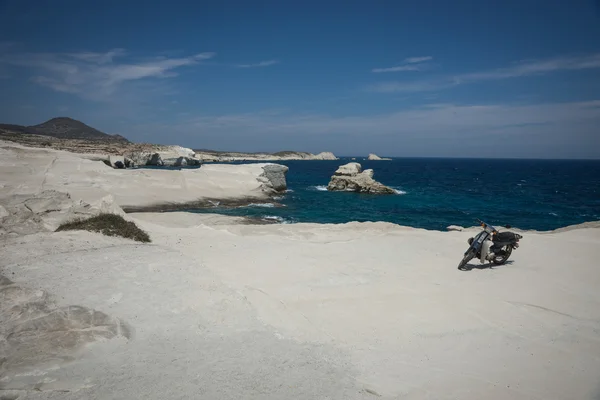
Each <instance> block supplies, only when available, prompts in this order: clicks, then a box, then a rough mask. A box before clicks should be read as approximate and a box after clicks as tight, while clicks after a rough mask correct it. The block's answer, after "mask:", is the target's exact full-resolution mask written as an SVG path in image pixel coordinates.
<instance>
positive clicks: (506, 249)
mask: <svg viewBox="0 0 600 400" xmlns="http://www.w3.org/2000/svg"><path fill="white" fill-rule="evenodd" d="M512 250H513V248H512V246H504V247H503V248H502V251H503V252H504V253H503V254H501V255H498V256H496V257H494V258H493V259H492V262H493V263H494V264H495V265H502V264H504V263H505V262H506V261H507V260H508V257H510V255H511V254H512Z"/></svg>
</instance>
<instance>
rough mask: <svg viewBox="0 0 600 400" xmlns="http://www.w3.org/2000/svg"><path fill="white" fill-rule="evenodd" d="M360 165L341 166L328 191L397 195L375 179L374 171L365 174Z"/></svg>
mask: <svg viewBox="0 0 600 400" xmlns="http://www.w3.org/2000/svg"><path fill="white" fill-rule="evenodd" d="M361 171H362V167H361V165H360V164H359V163H348V164H345V165H342V166H340V167H339V168H338V169H337V170H336V171H335V174H334V175H333V176H332V177H331V181H330V182H329V185H327V190H330V191H346V192H359V193H372V194H395V193H396V191H395V190H394V189H392V188H390V187H387V186H385V185H382V184H381V183H379V182H377V181H376V180H374V179H373V170H372V169H368V170H366V171H364V172H361Z"/></svg>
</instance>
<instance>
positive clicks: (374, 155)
mask: <svg viewBox="0 0 600 400" xmlns="http://www.w3.org/2000/svg"><path fill="white" fill-rule="evenodd" d="M367 159H368V160H369V161H391V158H381V157H379V156H378V155H377V154H375V153H371V154H369V157H367Z"/></svg>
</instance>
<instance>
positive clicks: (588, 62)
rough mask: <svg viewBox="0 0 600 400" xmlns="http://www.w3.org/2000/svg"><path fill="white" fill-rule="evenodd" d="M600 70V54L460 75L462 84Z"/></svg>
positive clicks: (517, 64)
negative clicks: (593, 69) (563, 72)
mask: <svg viewBox="0 0 600 400" xmlns="http://www.w3.org/2000/svg"><path fill="white" fill-rule="evenodd" d="M592 68H600V54H591V55H587V56H580V57H559V58H552V59H548V60H537V61H521V62H519V63H516V64H515V65H513V66H511V67H508V68H500V69H495V70H491V71H483V72H476V73H471V74H463V75H459V76H457V77H456V78H457V79H458V80H459V81H461V82H467V81H482V80H491V79H507V78H517V77H521V76H531V75H538V74H544V73H550V72H555V71H569V70H581V69H592Z"/></svg>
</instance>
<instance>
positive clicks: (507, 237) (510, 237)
mask: <svg viewBox="0 0 600 400" xmlns="http://www.w3.org/2000/svg"><path fill="white" fill-rule="evenodd" d="M492 240H493V241H494V242H502V243H512V242H516V241H517V234H516V233H514V232H500V233H497V234H495V235H494V237H493V238H492Z"/></svg>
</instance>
